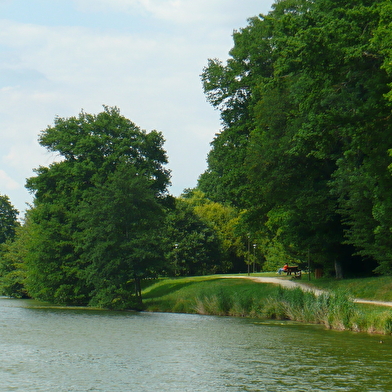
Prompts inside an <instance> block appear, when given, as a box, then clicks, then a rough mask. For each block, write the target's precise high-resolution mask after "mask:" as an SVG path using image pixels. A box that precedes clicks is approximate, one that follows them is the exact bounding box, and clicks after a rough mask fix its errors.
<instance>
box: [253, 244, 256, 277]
mask: <svg viewBox="0 0 392 392" xmlns="http://www.w3.org/2000/svg"><path fill="white" fill-rule="evenodd" d="M255 272H256V244H253V273H255Z"/></svg>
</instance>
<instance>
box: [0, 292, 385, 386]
mask: <svg viewBox="0 0 392 392" xmlns="http://www.w3.org/2000/svg"><path fill="white" fill-rule="evenodd" d="M38 305H39V303H37V302H34V301H32V300H15V299H8V298H0V346H1V350H0V391H1V392H3V391H24V392H26V391H51V392H56V391H104V392H111V391H113V392H114V391H123V392H126V391H138V392H143V391H149V392H150V391H151V392H152V391H159V392H161V391H171V392H173V391H181V392H186V391H189V392H196V391H203V392H206V391H208V392H216V391H233V392H237V391H248V392H249V391H268V392H274V391H290V392H293V391H334V392H336V391H353V392H354V391H355V392H359V391H377V392H381V391H391V390H392V378H391V363H392V338H391V337H390V336H376V335H367V334H356V333H351V332H338V331H328V330H325V329H324V328H323V327H321V326H314V325H301V324H297V323H292V322H280V321H260V320H253V319H242V318H232V317H214V316H199V315H185V314H166V313H143V312H141V313H136V312H111V311H96V310H86V309H61V308H59V309H53V308H48V307H45V306H38ZM37 306H38V307H37ZM380 340H382V341H383V343H380Z"/></svg>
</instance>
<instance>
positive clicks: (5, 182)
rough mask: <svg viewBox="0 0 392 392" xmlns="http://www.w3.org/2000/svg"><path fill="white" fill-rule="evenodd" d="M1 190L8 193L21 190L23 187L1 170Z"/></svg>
mask: <svg viewBox="0 0 392 392" xmlns="http://www.w3.org/2000/svg"><path fill="white" fill-rule="evenodd" d="M0 188H2V189H5V190H7V191H10V190H12V191H13V190H19V189H20V188H22V186H21V185H20V184H18V183H17V182H16V181H15V180H14V179H12V178H11V177H10V176H9V175H8V174H7V173H6V172H5V171H4V170H0Z"/></svg>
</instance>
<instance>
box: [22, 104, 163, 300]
mask: <svg viewBox="0 0 392 392" xmlns="http://www.w3.org/2000/svg"><path fill="white" fill-rule="evenodd" d="M39 140H40V144H41V145H42V146H44V147H46V148H47V149H48V150H49V151H52V152H56V153H58V154H60V156H61V157H62V160H61V161H60V162H56V163H53V164H52V165H50V166H49V167H40V168H39V169H37V170H36V173H37V175H36V176H35V177H32V178H30V179H28V182H27V188H28V189H29V190H30V191H32V192H33V193H34V194H35V201H34V208H33V209H32V211H31V212H30V218H31V225H32V229H31V231H32V238H31V241H30V246H29V249H28V250H29V252H28V257H27V261H26V268H27V281H26V285H27V289H28V291H29V293H30V294H31V295H32V296H33V297H36V298H40V299H45V300H50V301H56V302H62V303H75V304H89V303H90V304H95V305H100V306H106V307H126V306H131V305H132V303H133V302H136V303H140V297H139V295H140V285H139V280H140V278H142V277H144V276H145V275H146V274H148V273H149V271H152V270H153V269H154V265H155V264H156V262H157V260H158V259H159V257H158V255H159V252H160V250H159V249H158V247H157V246H153V245H152V241H153V238H154V236H155V235H156V232H157V227H158V225H159V222H160V220H161V219H162V218H161V217H162V215H163V210H164V208H165V204H166V201H167V199H168V195H167V186H168V184H169V172H168V171H167V170H166V169H165V168H164V165H165V164H166V162H167V159H166V154H165V151H164V150H163V142H164V140H163V137H162V135H161V134H160V133H159V132H156V131H152V132H149V133H147V132H146V131H143V130H141V129H140V128H139V127H137V126H136V125H135V124H134V123H132V122H131V121H130V120H128V119H126V118H125V117H123V116H122V115H121V114H120V112H119V110H118V109H117V108H109V107H105V108H104V111H103V112H101V113H99V114H98V115H91V114H87V113H84V112H82V113H81V114H80V115H79V116H78V117H71V118H56V120H55V125H54V126H53V127H48V128H47V129H46V130H44V131H43V132H42V133H41V135H40V139H39ZM132 286H135V287H136V290H135V291H134V292H135V296H132V295H131V294H132V292H133V291H132V290H131V289H130V287H132ZM135 297H136V299H135Z"/></svg>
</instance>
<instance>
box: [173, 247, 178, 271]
mask: <svg viewBox="0 0 392 392" xmlns="http://www.w3.org/2000/svg"><path fill="white" fill-rule="evenodd" d="M177 249H178V244H177V243H176V244H174V276H177V263H178V260H177V257H178V256H177V253H178V252H177Z"/></svg>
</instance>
